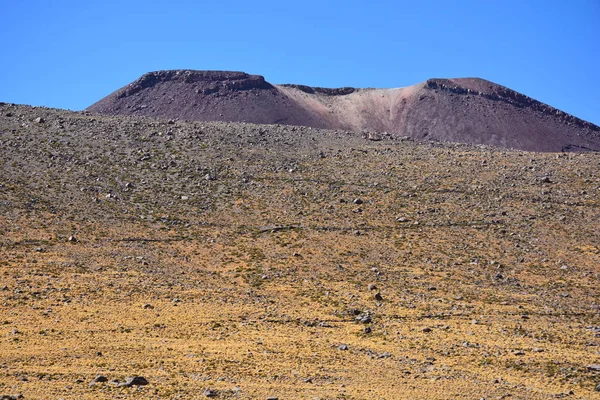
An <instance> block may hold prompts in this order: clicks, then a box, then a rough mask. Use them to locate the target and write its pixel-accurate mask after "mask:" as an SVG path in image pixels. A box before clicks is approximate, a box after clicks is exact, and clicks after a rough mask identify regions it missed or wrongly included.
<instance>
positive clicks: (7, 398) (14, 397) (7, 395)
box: [0, 394, 24, 400]
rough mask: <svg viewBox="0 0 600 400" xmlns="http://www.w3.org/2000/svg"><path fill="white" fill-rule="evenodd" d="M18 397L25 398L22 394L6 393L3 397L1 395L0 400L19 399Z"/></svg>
mask: <svg viewBox="0 0 600 400" xmlns="http://www.w3.org/2000/svg"><path fill="white" fill-rule="evenodd" d="M18 399H24V397H23V395H22V394H12V395H11V394H5V395H3V396H2V397H0V400H18Z"/></svg>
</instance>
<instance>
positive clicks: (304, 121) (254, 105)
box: [88, 70, 600, 152]
mask: <svg viewBox="0 0 600 400" xmlns="http://www.w3.org/2000/svg"><path fill="white" fill-rule="evenodd" d="M88 110H89V111H92V112H94V113H100V114H107V115H138V116H139V115H144V116H151V117H157V118H165V119H179V120H193V121H226V122H250V123H257V124H286V125H300V126H309V127H313V128H322V129H341V130H349V131H356V132H363V131H366V132H368V133H370V134H371V135H374V136H381V135H383V136H392V137H395V138H401V137H409V138H412V139H416V140H424V139H426V140H431V141H439V142H457V143H469V144H485V145H493V146H497V147H504V148H513V149H519V150H528V151H544V152H562V151H578V152H580V151H600V127H598V126H596V125H594V124H592V123H589V122H586V121H583V120H581V119H579V118H576V117H574V116H572V115H569V114H567V113H565V112H563V111H560V110H557V109H556V108H553V107H551V106H549V105H546V104H543V103H541V102H539V101H537V100H534V99H532V98H530V97H528V96H525V95H523V94H521V93H518V92H516V91H514V90H511V89H509V88H506V87H504V86H501V85H498V84H496V83H493V82H489V81H486V80H484V79H479V78H462V79H429V80H427V81H426V82H422V83H419V84H416V85H412V86H408V87H402V88H394V89H356V88H351V87H345V88H338V89H327V88H318V87H317V88H315V87H309V86H305V85H289V84H286V85H272V84H270V83H269V82H267V81H265V79H264V77H262V76H260V75H248V74H246V73H243V72H230V71H194V70H171V71H156V72H149V73H147V74H144V75H143V76H142V77H140V78H139V79H138V80H136V81H134V82H132V83H130V84H129V85H127V86H125V87H123V88H121V89H119V90H117V91H116V92H114V93H112V94H110V95H109V96H107V97H105V98H103V99H101V100H100V101H98V102H97V103H95V104H93V105H91V106H90V107H88Z"/></svg>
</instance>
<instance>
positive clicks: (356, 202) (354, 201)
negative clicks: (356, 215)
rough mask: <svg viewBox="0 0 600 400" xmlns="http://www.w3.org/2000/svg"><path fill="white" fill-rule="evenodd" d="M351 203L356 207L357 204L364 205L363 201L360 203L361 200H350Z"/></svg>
mask: <svg viewBox="0 0 600 400" xmlns="http://www.w3.org/2000/svg"><path fill="white" fill-rule="evenodd" d="M352 202H353V203H354V204H357V205H358V204H363V203H364V201H362V199H354V200H352Z"/></svg>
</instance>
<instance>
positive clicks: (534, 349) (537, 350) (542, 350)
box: [531, 347, 544, 353]
mask: <svg viewBox="0 0 600 400" xmlns="http://www.w3.org/2000/svg"><path fill="white" fill-rule="evenodd" d="M531 351H532V352H534V353H543V352H544V349H540V348H539V347H534V348H532V349H531Z"/></svg>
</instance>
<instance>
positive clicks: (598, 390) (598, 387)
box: [594, 384, 600, 392]
mask: <svg viewBox="0 0 600 400" xmlns="http://www.w3.org/2000/svg"><path fill="white" fill-rule="evenodd" d="M594 390H595V391H596V392H600V384H599V385H598V386H596V389H594Z"/></svg>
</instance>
